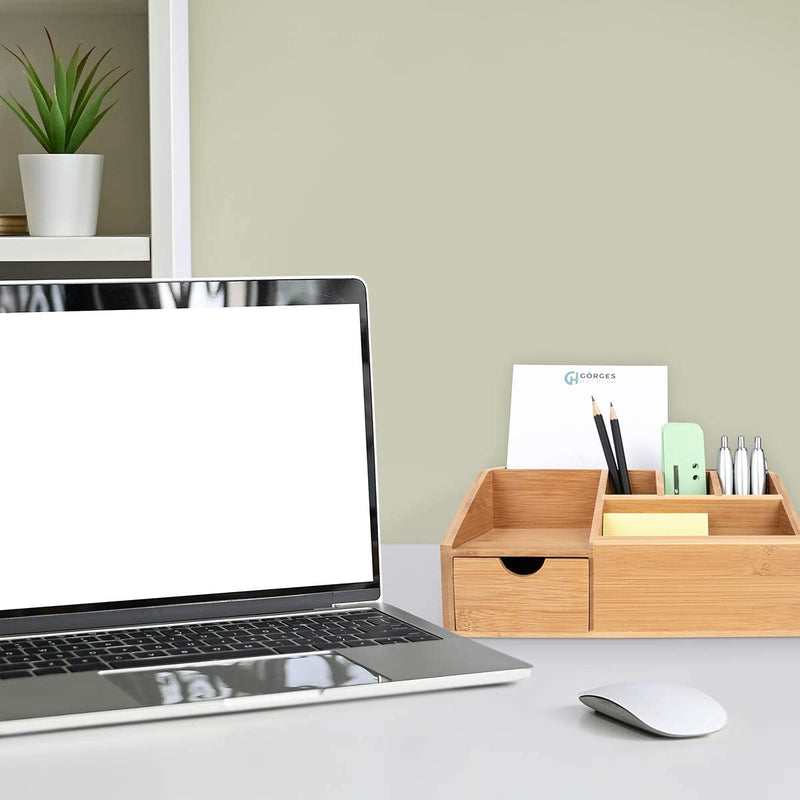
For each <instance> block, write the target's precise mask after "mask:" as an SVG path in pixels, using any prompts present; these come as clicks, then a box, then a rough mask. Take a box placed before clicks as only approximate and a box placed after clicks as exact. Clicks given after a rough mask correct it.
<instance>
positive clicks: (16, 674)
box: [0, 669, 32, 681]
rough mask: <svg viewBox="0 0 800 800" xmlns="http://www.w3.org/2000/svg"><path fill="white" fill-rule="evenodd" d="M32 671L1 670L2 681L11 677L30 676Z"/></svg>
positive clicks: (0, 677)
mask: <svg viewBox="0 0 800 800" xmlns="http://www.w3.org/2000/svg"><path fill="white" fill-rule="evenodd" d="M31 675H32V673H31V672H28V671H27V670H21V669H20V670H15V671H14V672H0V681H7V680H10V679H11V678H30V677H31Z"/></svg>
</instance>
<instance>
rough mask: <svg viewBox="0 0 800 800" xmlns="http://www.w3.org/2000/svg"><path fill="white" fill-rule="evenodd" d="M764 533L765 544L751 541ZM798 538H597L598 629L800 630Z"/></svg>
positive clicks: (702, 632)
mask: <svg viewBox="0 0 800 800" xmlns="http://www.w3.org/2000/svg"><path fill="white" fill-rule="evenodd" d="M758 538H762V539H763V541H762V542H761V543H754V542H755V541H757V539H758ZM790 538H794V537H781V536H768V537H767V536H765V537H741V541H742V543H741V544H739V543H731V542H720V541H713V538H712V537H709V538H707V539H705V540H696V541H692V542H688V541H687V542H685V543H673V542H669V541H661V542H653V543H643V542H638V543H636V544H630V545H629V544H627V543H625V542H599V543H598V544H597V545H596V546H595V548H594V586H593V605H594V613H593V618H594V630H595V631H597V632H598V633H603V632H606V633H621V634H623V635H626V634H633V635H636V634H639V635H642V634H650V635H652V634H661V635H664V634H666V635H673V636H681V635H689V636H692V635H694V636H697V635H708V636H714V635H720V634H721V633H724V634H725V635H737V634H740V635H745V636H747V635H752V634H754V633H758V634H762V635H763V634H770V633H771V634H772V635H778V634H783V635H787V634H795V635H796V634H797V633H799V632H800V549H798V548H797V547H796V546H795V545H794V543H793V542H791V541H789V542H787V543H786V544H783V543H780V542H776V541H775V540H781V539H783V540H786V539H790ZM745 541H746V542H747V543H745Z"/></svg>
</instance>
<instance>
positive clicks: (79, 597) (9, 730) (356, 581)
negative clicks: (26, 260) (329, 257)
mask: <svg viewBox="0 0 800 800" xmlns="http://www.w3.org/2000/svg"><path fill="white" fill-rule="evenodd" d="M0 312H6V313H0V347H2V352H3V354H4V356H3V362H2V363H3V368H2V369H3V372H2V375H3V392H2V405H3V417H2V426H3V430H4V433H2V434H0V450H1V451H2V453H3V458H2V462H3V464H2V465H0V492H2V504H0V509H2V510H1V511H0V514H1V515H2V516H1V517H0V519H2V529H1V530H2V533H0V538H1V539H2V542H3V546H2V550H1V551H0V552H1V553H2V555H3V561H4V566H5V570H4V572H5V574H6V577H5V578H4V579H3V581H2V583H0V734H16V733H30V732H36V731H48V730H55V729H64V728H76V727H84V726H90V725H103V724H114V723H122V722H135V721H142V720H153V719H164V718H175V717H186V716H196V715H204V714H215V713H222V712H230V711H244V710H252V709H261V708H270V707H277V706H289V705H300V704H307V703H322V702H330V701H334V700H344V699H356V698H361V697H371V696H375V695H379V694H401V693H406V692H420V691H429V690H434V689H445V688H454V687H464V686H475V685H485V684H495V683H504V682H508V681H512V680H517V679H520V678H523V677H526V676H528V675H529V674H530V671H531V668H530V666H529V665H528V664H526V663H524V662H522V661H519V660H517V659H514V658H511V657H509V656H506V655H503V654H501V653H498V652H496V651H494V650H491V649H489V648H487V647H484V646H483V645H480V644H478V643H476V642H473V641H469V640H467V639H462V638H461V637H459V636H456V635H454V634H452V633H449V632H448V631H445V630H443V629H441V628H439V627H438V626H436V625H433V624H431V623H429V622H427V621H425V620H422V619H420V618H418V617H415V616H413V615H411V614H408V613H407V612H404V611H402V610H401V609H398V608H394V607H392V606H388V605H386V604H384V603H381V602H380V598H381V581H380V564H379V536H378V506H377V481H376V461H375V446H374V415H373V400H372V380H371V362H370V342H369V326H368V309H367V292H366V287H365V285H364V284H363V282H362V281H361V280H360V279H358V278H351V277H345V278H290V279H278V278H275V279H237V280H219V281H209V280H193V281H183V282H159V281H124V282H123V281H105V282H97V283H94V282H69V283H40V284H22V283H14V284H11V283H8V284H0ZM387 619H389V620H391V622H390V623H388V624H390V625H391V626H394V629H395V630H398V631H400V632H402V633H403V634H405V635H406V638H405V639H404V640H403V641H400V642H395V643H393V642H392V640H391V637H384V638H383V639H379V638H377V637H376V638H375V639H370V640H367V641H370V642H371V641H375V642H376V643H375V644H364V643H363V642H358V643H357V646H356V643H354V638H355V634H353V635H350V634H346V635H342V636H341V637H339V638H340V640H344V639H348V640H349V641H348V643H347V645H342V646H330V647H326V646H324V645H320V644H319V643H318V644H317V645H316V646H315V647H313V648H310V647H308V648H307V649H303V648H305V647H306V645H305V643H302V644H297V643H296V642H293V641H288V642H282V643H283V644H284V645H285V644H289V645H290V646H289V647H285V646H284V647H283V648H282V649H281V648H278V647H276V648H275V649H276V652H275V654H272V655H254V656H252V657H249V656H248V655H246V654H243V651H241V650H240V649H239V648H240V647H246V646H249V645H248V644H246V643H245V644H241V645H239V644H233V645H231V644H225V645H224V647H223V648H221V650H220V654H219V658H217V657H216V655H214V656H213V660H209V659H210V658H211V656H209V654H208V653H205V654H204V655H203V657H202V659H201V658H200V657H199V656H195V657H194V658H195V660H193V656H192V655H186V656H185V659H186V660H185V662H184V661H183V660H182V659H183V656H181V657H180V658H179V657H178V656H174V657H171V658H169V659H166V662H168V663H165V662H164V659H162V660H161V661H159V659H158V658H157V657H155V656H154V657H153V658H149V657H148V652H145V651H144V650H143V649H142V648H143V647H144V645H142V644H141V643H142V642H147V641H151V639H152V635H154V634H153V632H155V631H158V632H159V636H160V637H161V638H160V640H159V641H166V640H170V638H171V632H173V631H174V632H176V636H177V638H179V639H180V638H181V631H182V630H188V627H187V626H194V628H193V629H195V630H199V631H202V630H206V628H205V627H204V626H206V625H209V624H210V625H213V626H216V628H217V629H218V630H220V631H223V632H224V631H225V630H227V631H232V632H234V633H236V634H237V636H240V638H239V639H232V641H234V642H239V641H244V640H243V639H242V638H241V633H242V631H243V629H244V628H251V629H252V631H253V632H256V633H257V632H258V630H260V629H259V628H258V626H261V628H263V629H264V630H267V629H271V626H273V623H274V624H279V625H280V626H282V628H281V630H286V631H288V632H289V633H290V634H291V633H292V632H293V631H297V630H300V629H302V630H304V631H306V632H307V625H306V622H308V624H309V625H311V627H312V628H314V626H317V627H316V628H314V629H316V630H322V631H327V633H330V631H331V630H333V629H335V630H337V631H338V632H339V633H342V631H345V632H346V629H347V627H348V625H349V623H350V622H351V621H352V622H353V623H354V624H357V625H360V626H361V631H362V632H361V633H360V634H358V635H360V636H362V637H363V636H365V634H364V633H363V631H364V630H370V629H369V628H368V627H365V626H369V625H370V624H374V625H376V626H378V627H376V628H374V629H373V630H380V629H382V628H381V627H380V626H383V628H385V627H386V625H387V623H386V620H387ZM377 620H382V621H377ZM226 626H227V627H226ZM410 629H414V630H415V631H416V634H414V635H409V634H408V631H409V630H410ZM354 630H355V628H354ZM131 631H132V633H131ZM165 631H166V634H165V633H164V632H165ZM119 632H123V633H125V635H126V636H129V637H131V638H130V641H132V642H134V644H133V645H132V646H131V647H124V646H123V647H120V646H119V645H120V642H119V640H118V639H117V637H118V634H119ZM279 638H280V637H279ZM84 639H85V640H86V641H88V642H89V643H90V644H91V645H92V646H93V647H98V646H103V645H109V646H108V647H107V648H106V651H103V650H102V649H101V650H94V649H92V650H90V649H89V645H83V647H84V648H85V649H84V650H78V649H76V648H77V645H74V643H75V642H76V641H78V640H80V641H83V640H84ZM112 640H115V641H112ZM272 641H273V642H274V641H276V640H275V639H274V637H273V640H272ZM298 641H299V640H298ZM305 641H306V640H303V642H305ZM31 643H33V644H31ZM123 644H124V642H123ZM112 645H113V646H112ZM291 645H294V646H291ZM165 646H166V645H165ZM169 646H170V647H174V644H169ZM111 650H122V651H123V653H122V655H120V654H116V655H115V656H114V658H117V659H119V660H118V661H112V660H111V658H112V656H109V655H108V652H109V651H111ZM153 650H155V648H153ZM32 652H34V653H45V652H46V653H47V654H48V657H49V658H48V660H46V661H45V660H38V661H36V662H32V661H31V660H30V658H31V656H30V653H32ZM87 652H92V653H95V652H100V653H103V652H105V653H106V655H104V656H102V658H103V659H106V660H104V661H101V663H99V664H98V665H97V667H96V668H95V667H93V666H92V664H93V663H95V662H93V661H92V660H91V659H90V660H88V661H87V660H86V659H84V658H82V657H81V656H82V654H85V653H87ZM159 652H161V651H159ZM164 652H166V651H164ZM169 652H173V650H170V651H169ZM174 652H176V653H178V652H180V650H174ZM225 652H234V653H235V657H231V656H228V657H227V658H226V657H225ZM37 658H38V656H37ZM98 658H99V657H98ZM26 659H27V660H26ZM132 659H139V660H138V661H135V663H132ZM78 662H82V663H83V664H84V666H82V667H81V666H76V664H78ZM176 662H179V663H176ZM37 664H38V665H40V666H39V667H36V665H37ZM41 665H45V666H41Z"/></svg>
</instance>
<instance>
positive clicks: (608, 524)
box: [603, 514, 708, 536]
mask: <svg viewBox="0 0 800 800" xmlns="http://www.w3.org/2000/svg"><path fill="white" fill-rule="evenodd" d="M603 536H708V514H603Z"/></svg>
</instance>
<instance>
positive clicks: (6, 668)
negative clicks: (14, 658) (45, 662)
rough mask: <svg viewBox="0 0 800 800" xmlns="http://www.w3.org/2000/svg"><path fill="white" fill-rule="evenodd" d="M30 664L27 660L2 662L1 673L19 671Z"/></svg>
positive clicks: (0, 665)
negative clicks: (17, 662) (15, 662)
mask: <svg viewBox="0 0 800 800" xmlns="http://www.w3.org/2000/svg"><path fill="white" fill-rule="evenodd" d="M29 666H30V664H29V663H28V662H27V661H25V662H22V663H19V664H0V673H3V672H18V671H19V670H21V669H25V668H27V667H29Z"/></svg>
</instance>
